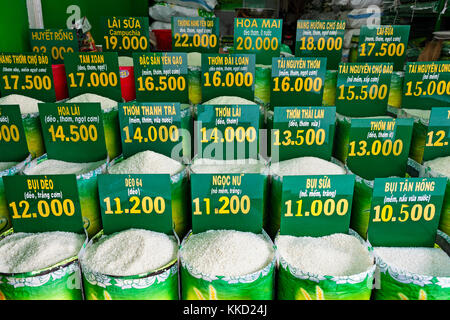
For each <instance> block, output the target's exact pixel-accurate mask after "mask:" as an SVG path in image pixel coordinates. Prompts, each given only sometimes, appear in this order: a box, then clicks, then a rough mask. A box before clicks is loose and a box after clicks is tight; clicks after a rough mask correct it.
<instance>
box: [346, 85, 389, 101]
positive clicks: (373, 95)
mask: <svg viewBox="0 0 450 320" xmlns="http://www.w3.org/2000/svg"><path fill="white" fill-rule="evenodd" d="M355 88H356V86H345V85H341V86H339V96H338V99H339V100H366V99H369V100H375V99H379V100H383V99H384V98H386V96H387V92H388V87H387V85H385V84H382V85H381V86H378V85H377V84H373V85H371V86H370V88H369V86H368V85H363V86H361V87H359V88H361V93H360V94H356V93H355ZM346 89H347V93H346V92H345V91H346Z"/></svg>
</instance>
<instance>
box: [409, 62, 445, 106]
mask: <svg viewBox="0 0 450 320" xmlns="http://www.w3.org/2000/svg"><path fill="white" fill-rule="evenodd" d="M449 105H450V62H449V61H433V62H408V63H407V64H406V70H405V79H404V81H403V95H402V108H406V109H424V110H430V109H431V108H433V107H448V106H449Z"/></svg>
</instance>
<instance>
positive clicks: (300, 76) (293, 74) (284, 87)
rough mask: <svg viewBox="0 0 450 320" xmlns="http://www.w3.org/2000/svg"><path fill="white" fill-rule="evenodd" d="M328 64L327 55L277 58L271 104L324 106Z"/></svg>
mask: <svg viewBox="0 0 450 320" xmlns="http://www.w3.org/2000/svg"><path fill="white" fill-rule="evenodd" d="M326 66H327V61H326V58H273V60H272V84H271V90H270V105H271V106H292V105H294V106H295V105H299V104H301V105H302V106H320V105H322V96H323V86H324V83H325V74H326V72H327V70H326Z"/></svg>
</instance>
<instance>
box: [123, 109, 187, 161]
mask: <svg viewBox="0 0 450 320" xmlns="http://www.w3.org/2000/svg"><path fill="white" fill-rule="evenodd" d="M119 122H120V129H121V130H120V132H121V141H122V152H123V155H124V157H125V158H128V157H130V156H132V155H134V154H136V153H138V152H141V151H145V150H153V151H156V152H158V153H161V154H164V155H166V156H168V157H172V151H173V150H174V148H175V147H176V146H177V145H179V144H180V143H181V141H182V135H181V133H180V131H181V111H180V104H179V103H178V102H177V103H145V102H128V103H120V104H119Z"/></svg>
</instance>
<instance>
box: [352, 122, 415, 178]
mask: <svg viewBox="0 0 450 320" xmlns="http://www.w3.org/2000/svg"><path fill="white" fill-rule="evenodd" d="M413 125H414V120H413V119H412V118H406V119H392V118H383V119H379V118H375V119H352V122H351V127H350V132H349V144H348V154H347V161H346V163H347V165H348V167H349V169H350V170H351V171H352V172H353V173H356V174H357V175H359V176H361V177H363V178H364V179H367V180H373V179H374V178H376V177H390V176H404V175H405V173H406V167H407V162H408V154H409V147H410V144H411V138H412V131H413Z"/></svg>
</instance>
